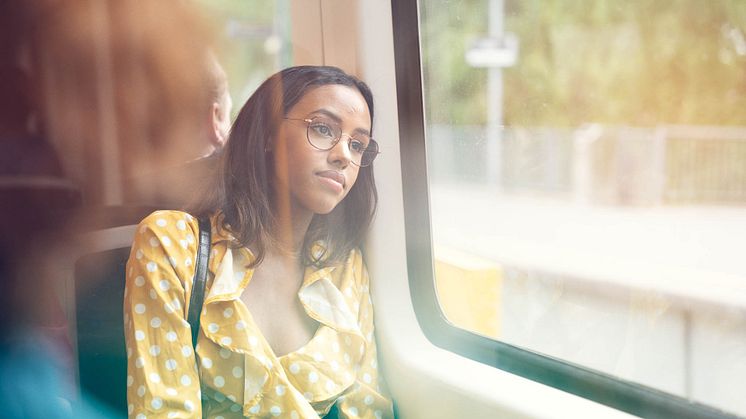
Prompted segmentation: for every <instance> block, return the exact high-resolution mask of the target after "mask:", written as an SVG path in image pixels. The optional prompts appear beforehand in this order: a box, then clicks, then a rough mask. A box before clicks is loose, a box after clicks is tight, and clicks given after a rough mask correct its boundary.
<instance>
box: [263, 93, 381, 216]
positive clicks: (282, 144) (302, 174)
mask: <svg viewBox="0 0 746 419" xmlns="http://www.w3.org/2000/svg"><path fill="white" fill-rule="evenodd" d="M286 117H287V118H294V119H292V120H290V119H286V120H284V121H283V123H282V124H281V129H280V131H279V133H278V136H277V139H276V142H275V144H274V146H273V147H272V149H273V151H274V153H273V154H274V157H275V165H274V167H275V173H274V175H275V183H274V184H275V185H276V187H277V192H279V193H282V192H285V191H287V192H286V193H287V195H288V196H289V200H290V202H289V203H290V208H291V209H292V210H293V211H298V210H301V211H303V210H306V211H310V212H312V213H313V214H327V213H329V212H331V211H332V210H333V209H334V207H336V206H337V204H339V203H340V202H341V201H342V199H344V197H345V196H347V193H348V192H349V191H350V189H351V188H352V186H353V185H354V184H355V181H356V180H357V176H358V171H359V170H360V168H359V167H358V166H356V165H355V164H353V163H352V158H353V156H352V154H351V152H350V149H349V147H348V135H353V134H355V133H360V132H362V133H370V129H371V120H370V112H369V111H368V105H367V103H366V102H365V99H364V98H363V96H362V95H361V94H360V92H359V91H358V90H357V89H355V88H353V87H349V86H343V85H336V84H333V85H324V86H319V87H316V88H313V89H312V90H309V91H308V92H306V94H305V95H304V96H303V97H302V98H301V99H300V100H299V101H298V103H296V104H295V105H294V106H293V107H292V108H291V109H290V110H289V111H288V114H287V115H286ZM314 117H323V118H324V119H327V120H331V121H334V122H336V124H338V125H339V127H340V128H341V130H342V133H343V134H342V140H341V141H339V142H338V143H337V144H336V145H335V146H334V147H333V148H332V149H330V150H319V149H317V148H314V147H313V146H312V145H311V144H309V142H308V139H307V137H306V131H307V126H308V125H307V123H306V122H304V121H302V119H311V118H314ZM296 118H297V119H301V120H295V119H296Z"/></svg>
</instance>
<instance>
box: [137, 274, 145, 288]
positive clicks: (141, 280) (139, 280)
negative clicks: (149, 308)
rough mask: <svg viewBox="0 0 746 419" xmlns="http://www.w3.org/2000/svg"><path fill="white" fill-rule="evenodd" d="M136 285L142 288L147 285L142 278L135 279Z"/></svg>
mask: <svg viewBox="0 0 746 419" xmlns="http://www.w3.org/2000/svg"><path fill="white" fill-rule="evenodd" d="M135 285H137V286H138V287H142V286H143V285H145V278H143V277H141V276H138V277H137V278H135Z"/></svg>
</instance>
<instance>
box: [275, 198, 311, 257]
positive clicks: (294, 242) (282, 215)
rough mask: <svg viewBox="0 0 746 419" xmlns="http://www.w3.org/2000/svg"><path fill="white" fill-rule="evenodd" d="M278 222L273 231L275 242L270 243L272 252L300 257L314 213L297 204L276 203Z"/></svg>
mask: <svg viewBox="0 0 746 419" xmlns="http://www.w3.org/2000/svg"><path fill="white" fill-rule="evenodd" d="M275 214H277V219H276V220H277V223H276V224H275V231H274V232H273V234H272V235H273V238H274V243H272V244H270V245H269V246H268V247H270V248H271V249H268V250H269V251H270V252H273V253H274V252H277V253H279V254H285V255H288V256H293V255H294V256H296V257H298V258H299V259H300V254H301V252H302V250H303V242H304V241H305V240H304V239H305V237H306V232H308V227H309V226H310V225H311V220H312V219H313V215H314V214H313V213H312V212H311V211H308V210H307V209H305V208H299V207H298V206H297V205H291V204H290V203H286V204H285V205H275Z"/></svg>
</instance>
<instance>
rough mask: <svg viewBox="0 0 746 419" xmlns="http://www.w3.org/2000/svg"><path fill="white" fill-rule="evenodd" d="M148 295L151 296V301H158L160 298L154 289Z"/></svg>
mask: <svg viewBox="0 0 746 419" xmlns="http://www.w3.org/2000/svg"><path fill="white" fill-rule="evenodd" d="M148 295H149V296H150V299H151V300H155V299H157V298H158V294H156V293H155V290H153V289H151V290H150V291H149V292H148Z"/></svg>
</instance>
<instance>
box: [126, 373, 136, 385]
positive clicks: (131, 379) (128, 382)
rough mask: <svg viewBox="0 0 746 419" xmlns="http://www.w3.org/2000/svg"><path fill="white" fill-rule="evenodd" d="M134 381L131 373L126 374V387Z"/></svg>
mask: <svg viewBox="0 0 746 419" xmlns="http://www.w3.org/2000/svg"><path fill="white" fill-rule="evenodd" d="M134 382H135V378H134V377H132V376H131V375H128V376H127V387H132V383H134Z"/></svg>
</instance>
